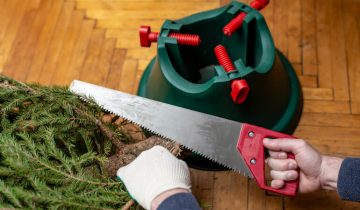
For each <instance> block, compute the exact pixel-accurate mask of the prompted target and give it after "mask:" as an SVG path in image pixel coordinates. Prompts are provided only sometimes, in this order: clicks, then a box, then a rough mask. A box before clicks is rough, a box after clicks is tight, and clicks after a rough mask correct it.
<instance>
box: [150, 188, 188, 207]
mask: <svg viewBox="0 0 360 210" xmlns="http://www.w3.org/2000/svg"><path fill="white" fill-rule="evenodd" d="M189 192H190V191H189V190H188V189H183V188H175V189H171V190H167V191H165V192H163V193H161V194H159V195H158V196H156V197H155V198H154V199H153V200H152V201H151V210H156V209H157V208H158V207H159V205H160V204H161V203H162V202H163V201H164V200H166V199H167V198H168V197H170V196H172V195H175V194H178V193H189Z"/></svg>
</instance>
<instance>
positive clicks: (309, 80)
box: [298, 75, 318, 88]
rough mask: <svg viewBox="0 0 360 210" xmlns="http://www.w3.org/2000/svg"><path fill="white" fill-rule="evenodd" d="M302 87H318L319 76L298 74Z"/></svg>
mask: <svg viewBox="0 0 360 210" xmlns="http://www.w3.org/2000/svg"><path fill="white" fill-rule="evenodd" d="M298 78H299V81H300V84H301V86H302V87H307V88H316V87H318V78H317V77H316V76H309V75H302V76H298Z"/></svg>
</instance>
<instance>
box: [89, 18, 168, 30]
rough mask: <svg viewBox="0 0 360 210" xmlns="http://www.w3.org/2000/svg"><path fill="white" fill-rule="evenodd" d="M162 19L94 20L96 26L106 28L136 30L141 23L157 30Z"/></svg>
mask: <svg viewBox="0 0 360 210" xmlns="http://www.w3.org/2000/svg"><path fill="white" fill-rule="evenodd" d="M163 23H164V19H155V20H146V19H141V18H140V17H139V19H136V20H132V21H128V20H124V19H115V20H113V19H111V20H98V21H97V22H96V27H98V28H106V29H125V30H131V31H134V32H137V31H138V29H139V28H140V26H141V25H148V26H151V30H152V31H159V30H160V28H161V26H162V24H163Z"/></svg>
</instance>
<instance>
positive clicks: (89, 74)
mask: <svg viewBox="0 0 360 210" xmlns="http://www.w3.org/2000/svg"><path fill="white" fill-rule="evenodd" d="M104 41H105V30H103V29H94V30H93V32H92V34H91V38H90V42H89V47H88V48H87V54H86V57H85V62H84V66H83V67H82V70H81V76H80V79H81V80H84V81H86V82H90V83H94V84H99V85H100V84H101V83H102V81H100V77H99V75H98V72H97V65H98V63H99V58H100V55H101V50H102V45H103V44H104Z"/></svg>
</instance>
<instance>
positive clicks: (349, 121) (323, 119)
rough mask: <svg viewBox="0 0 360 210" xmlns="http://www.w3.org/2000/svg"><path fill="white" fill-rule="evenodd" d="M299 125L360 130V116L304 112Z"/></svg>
mask: <svg viewBox="0 0 360 210" xmlns="http://www.w3.org/2000/svg"><path fill="white" fill-rule="evenodd" d="M299 125H309V126H329V127H348V128H359V127H360V115H353V114H338V113H335V114H332V113H310V112H304V113H303V114H302V116H301V119H300V122H299Z"/></svg>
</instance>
